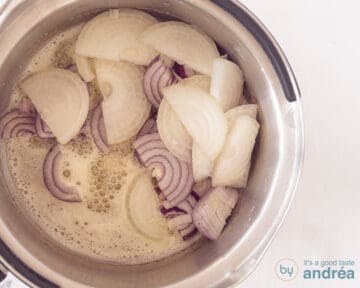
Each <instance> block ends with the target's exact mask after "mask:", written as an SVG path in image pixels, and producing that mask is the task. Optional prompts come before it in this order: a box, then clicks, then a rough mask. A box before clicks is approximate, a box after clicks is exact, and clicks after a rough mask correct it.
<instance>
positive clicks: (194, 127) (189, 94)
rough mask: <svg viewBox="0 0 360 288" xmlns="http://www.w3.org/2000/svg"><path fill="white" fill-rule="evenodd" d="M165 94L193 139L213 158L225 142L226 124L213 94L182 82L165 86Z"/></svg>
mask: <svg viewBox="0 0 360 288" xmlns="http://www.w3.org/2000/svg"><path fill="white" fill-rule="evenodd" d="M163 94H164V96H165V99H166V100H167V101H168V102H169V104H170V106H171V108H172V109H173V110H174V111H175V113H176V115H177V116H178V118H179V119H180V121H181V122H182V124H183V125H184V126H185V128H186V130H187V131H188V132H189V134H190V135H191V137H192V138H193V141H194V142H196V143H197V145H199V147H200V149H201V150H202V152H203V153H204V154H205V155H206V156H207V157H209V159H210V160H214V159H215V158H216V157H217V156H218V154H219V153H220V151H221V148H222V146H223V144H224V141H225V136H226V133H227V124H226V120H225V116H224V113H223V112H222V111H221V109H220V107H218V105H217V104H216V102H215V100H214V99H213V97H211V95H209V94H208V93H206V92H204V91H203V90H201V89H200V88H197V87H192V86H184V85H181V84H176V85H171V86H169V87H166V88H164V89H163Z"/></svg>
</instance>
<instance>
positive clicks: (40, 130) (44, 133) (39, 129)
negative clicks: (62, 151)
mask: <svg viewBox="0 0 360 288" xmlns="http://www.w3.org/2000/svg"><path fill="white" fill-rule="evenodd" d="M35 128H36V134H37V135H38V136H39V137H40V138H43V139H47V138H55V135H54V134H53V133H52V132H51V130H50V128H49V126H47V125H46V123H45V122H44V121H43V120H42V119H41V116H40V114H36V121H35Z"/></svg>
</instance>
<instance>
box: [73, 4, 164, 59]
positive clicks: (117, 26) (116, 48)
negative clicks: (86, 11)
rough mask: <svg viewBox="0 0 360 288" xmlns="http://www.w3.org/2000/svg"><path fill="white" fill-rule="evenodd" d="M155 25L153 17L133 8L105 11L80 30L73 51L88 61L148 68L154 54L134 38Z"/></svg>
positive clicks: (154, 52)
mask: <svg viewBox="0 0 360 288" xmlns="http://www.w3.org/2000/svg"><path fill="white" fill-rule="evenodd" d="M155 23H157V21H156V19H155V18H154V17H152V16H151V15H149V14H147V13H145V12H142V11H139V10H135V9H113V10H110V11H106V12H104V13H101V14H100V15H98V16H96V17H95V18H93V19H92V20H91V21H89V22H88V23H87V24H86V25H85V26H84V27H83V29H82V31H81V33H80V35H79V37H78V40H77V42H76V46H75V52H76V54H79V55H82V56H86V57H91V58H100V59H108V60H113V61H119V60H123V61H129V62H132V63H134V64H138V65H148V64H149V63H150V61H151V59H153V58H154V57H155V56H156V54H157V52H156V51H155V50H154V49H152V48H150V47H149V46H147V45H146V44H144V43H142V42H141V41H139V40H138V37H139V35H140V34H141V33H142V32H143V31H144V30H145V29H146V28H147V27H149V26H151V25H153V24H155Z"/></svg>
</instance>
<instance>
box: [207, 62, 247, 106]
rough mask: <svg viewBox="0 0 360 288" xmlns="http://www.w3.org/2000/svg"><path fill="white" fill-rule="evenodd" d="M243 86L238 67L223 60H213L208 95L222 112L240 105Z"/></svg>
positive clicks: (242, 77) (241, 75) (242, 76)
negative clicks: (214, 100)
mask: <svg viewBox="0 0 360 288" xmlns="http://www.w3.org/2000/svg"><path fill="white" fill-rule="evenodd" d="M243 86H244V75H243V73H242V71H241V70H240V67H239V66H238V65H236V64H235V63H234V62H231V61H229V60H226V59H223V58H217V59H215V60H214V62H213V69H212V74H211V87H210V94H211V95H212V96H213V97H214V98H215V99H216V102H217V103H219V105H220V106H221V108H222V109H223V110H224V111H227V110H229V109H231V108H233V107H235V106H237V105H239V104H241V100H242V98H243Z"/></svg>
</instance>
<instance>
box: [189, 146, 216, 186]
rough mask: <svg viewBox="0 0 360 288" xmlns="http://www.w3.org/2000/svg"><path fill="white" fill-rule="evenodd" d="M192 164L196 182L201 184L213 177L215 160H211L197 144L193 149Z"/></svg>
mask: <svg viewBox="0 0 360 288" xmlns="http://www.w3.org/2000/svg"><path fill="white" fill-rule="evenodd" d="M192 164H193V173H194V180H195V182H200V181H202V180H204V179H206V178H208V177H210V176H211V173H212V170H213V167H214V160H211V159H210V157H208V156H207V155H206V154H205V153H204V152H202V150H201V148H200V147H199V145H198V144H197V143H194V144H193V147H192Z"/></svg>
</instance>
